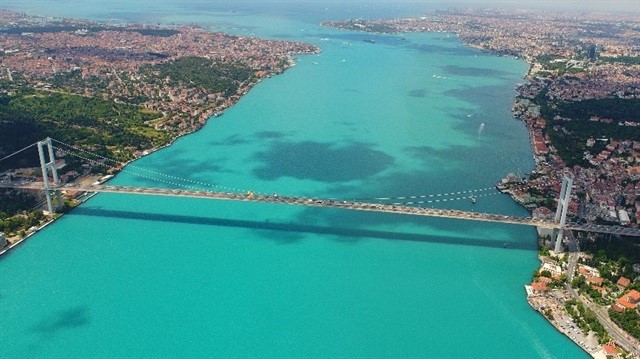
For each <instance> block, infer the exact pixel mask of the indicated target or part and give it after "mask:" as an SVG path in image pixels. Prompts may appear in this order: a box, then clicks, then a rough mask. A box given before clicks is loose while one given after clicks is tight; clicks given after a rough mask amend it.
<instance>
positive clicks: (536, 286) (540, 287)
mask: <svg viewBox="0 0 640 359" xmlns="http://www.w3.org/2000/svg"><path fill="white" fill-rule="evenodd" d="M531 288H532V289H533V292H534V293H539V292H546V291H547V285H546V284H544V283H542V282H533V283H531Z"/></svg>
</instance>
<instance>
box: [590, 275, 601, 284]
mask: <svg viewBox="0 0 640 359" xmlns="http://www.w3.org/2000/svg"><path fill="white" fill-rule="evenodd" d="M602 281H603V279H602V278H601V277H594V276H587V282H589V283H591V284H595V285H597V286H602Z"/></svg>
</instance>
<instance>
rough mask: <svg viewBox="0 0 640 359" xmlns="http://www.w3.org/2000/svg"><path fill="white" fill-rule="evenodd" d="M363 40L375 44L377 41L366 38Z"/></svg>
mask: <svg viewBox="0 0 640 359" xmlns="http://www.w3.org/2000/svg"><path fill="white" fill-rule="evenodd" d="M362 41H364V42H368V43H371V44H375V43H376V40H374V39H364V40H362Z"/></svg>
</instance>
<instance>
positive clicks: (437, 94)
mask: <svg viewBox="0 0 640 359" xmlns="http://www.w3.org/2000/svg"><path fill="white" fill-rule="evenodd" d="M6 2H7V5H5V6H8V7H13V8H19V9H24V10H30V11H35V10H33V9H35V8H36V6H41V4H38V2H37V1H35V0H34V1H23V0H21V1H19V2H18V1H10V0H7V1H6ZM56 4H60V2H56ZM154 4H156V3H154ZM180 4H182V5H180ZM190 4H192V6H185V5H184V2H181V3H178V2H169V3H167V2H165V3H164V5H166V6H158V5H149V6H150V8H144V7H142V5H140V8H130V9H127V11H123V10H122V9H121V8H120V7H118V6H117V4H116V5H114V4H111V5H109V6H105V7H102V8H100V9H99V10H98V9H97V8H96V7H95V3H92V2H80V3H79V4H78V5H77V6H75V7H74V8H73V9H65V8H64V6H63V7H62V9H61V8H60V7H55V8H54V7H52V8H51V9H49V11H51V13H55V11H59V12H63V11H65V12H66V14H68V15H67V16H76V17H92V18H96V19H107V18H111V17H114V16H113V15H114V14H116V15H118V14H120V15H123V14H124V13H125V12H126V13H127V14H129V17H130V18H135V16H137V15H135V14H139V13H142V12H143V11H142V10H141V9H143V8H144V9H147V10H148V11H147V12H145V16H146V17H145V18H154V17H161V21H163V22H164V21H171V22H175V23H189V22H196V23H199V24H201V25H203V26H207V27H213V28H224V29H225V30H227V31H231V32H235V33H241V34H249V33H255V34H257V35H261V36H268V37H279V38H290V39H298V40H305V41H309V42H313V43H316V44H317V45H318V46H320V47H321V48H322V51H323V52H322V53H321V54H320V55H319V56H316V55H312V56H303V57H300V58H299V62H298V65H297V66H296V67H294V68H293V69H291V70H289V71H287V72H286V73H285V74H283V75H281V76H277V77H275V78H271V79H268V80H267V81H264V82H262V83H261V84H259V85H258V86H256V87H255V88H254V89H253V90H252V91H250V93H249V94H247V95H246V96H245V97H244V98H243V99H242V100H241V101H240V102H239V103H238V104H237V105H236V106H234V107H233V108H231V109H229V110H227V111H226V112H225V114H224V116H222V117H219V118H215V119H212V120H211V121H210V122H209V123H208V124H207V125H206V126H205V127H204V128H203V129H202V130H201V131H199V132H197V133H195V134H192V135H189V136H186V137H183V138H181V139H180V140H178V141H176V143H175V144H174V145H173V146H171V147H169V148H167V149H164V150H162V151H159V152H157V153H154V154H152V155H150V156H147V157H145V158H143V159H141V160H139V161H137V162H136V163H134V166H135V167H136V168H133V167H132V166H130V167H129V168H128V170H127V171H126V172H123V173H121V174H120V175H118V176H117V177H116V178H115V179H114V180H113V181H112V183H114V184H126V185H148V186H156V187H157V186H173V185H172V184H168V183H158V182H155V181H151V180H149V179H148V178H145V177H142V176H140V175H145V174H148V172H144V171H142V170H140V169H138V167H140V168H146V169H150V170H153V171H159V172H163V173H167V174H171V175H173V176H176V177H184V178H188V179H191V180H197V181H202V182H206V183H215V184H219V185H223V186H228V187H233V188H238V189H243V190H248V189H252V190H254V191H256V192H262V193H273V192H276V193H278V194H283V195H284V194H287V195H304V196H319V197H335V198H344V199H354V198H372V197H381V196H382V197H391V196H405V195H420V194H433V193H445V192H452V191H460V190H467V189H476V188H484V187H490V186H492V185H493V184H495V183H496V182H497V181H498V180H499V179H500V178H502V177H503V176H504V175H505V174H506V173H508V172H515V171H517V170H518V169H520V170H521V171H525V170H528V169H530V168H531V167H532V160H531V153H530V150H529V144H528V139H527V133H526V130H525V128H524V127H523V126H522V124H521V123H519V122H517V121H515V120H513V119H512V118H511V116H510V111H509V109H510V105H511V101H512V98H513V96H514V90H513V88H514V86H515V84H516V83H517V82H518V81H522V80H521V78H522V74H523V73H524V72H525V71H526V68H527V65H526V64H525V63H523V62H521V61H517V60H514V59H510V58H498V57H494V56H490V55H488V54H484V53H481V52H479V51H476V50H473V49H469V48H466V47H463V46H462V45H461V44H460V42H459V41H458V40H457V38H455V37H454V36H452V35H447V34H413V35H405V36H404V39H403V36H392V35H390V36H380V35H365V34H358V33H348V32H341V31H335V30H329V29H321V28H319V27H318V25H317V20H318V18H319V17H320V16H319V15H317V14H316V15H315V17H314V15H313V14H314V13H313V11H311V10H309V11H307V12H303V11H300V13H301V14H299V15H296V12H295V11H294V10H295V8H294V9H293V10H291V9H290V10H286V11H284V10H283V12H282V13H278V12H277V11H276V10H274V9H273V8H272V9H270V11H266V10H265V11H253V12H247V11H244V10H243V9H242V8H237V9H236V10H234V11H235V12H233V13H232V14H233V16H231V17H229V16H228V15H225V14H226V13H225V12H224V11H223V10H220V9H213V8H212V9H209V10H207V9H208V8H207V7H206V6H205V5H202V2H195V1H194V2H191V3H190ZM196 5H197V6H200V7H201V8H200V10H198V8H197V7H196ZM128 6H130V7H131V6H133V5H128ZM153 6H157V7H155V8H154V7H153ZM379 6H382V5H379ZM38 9H40V8H39V7H38ZM149 9H150V10H149ZM285 9H288V8H285ZM70 11H71V12H70ZM196 13H197V14H198V16H197V17H196V16H195V15H196ZM59 15H62V14H59ZM119 18H125V16H119ZM372 38H375V40H376V43H375V44H371V43H367V42H364V41H363V40H364V39H372ZM434 76H435V77H434ZM481 123H484V124H485V125H484V130H483V131H479V128H480V124H481ZM156 177H157V175H156ZM167 180H169V181H170V182H176V181H177V180H174V179H169V178H167ZM447 206H448V207H449V208H460V209H467V210H478V211H487V212H496V213H505V214H517V215H525V214H526V212H525V211H524V210H523V209H522V208H520V207H519V206H517V205H516V204H515V203H514V202H513V201H512V200H510V199H509V198H508V197H506V196H502V195H495V196H490V197H486V198H485V197H483V198H481V199H480V200H479V201H478V203H476V204H475V205H472V204H471V203H469V202H468V201H454V202H447ZM535 242H536V240H535V231H534V230H533V229H530V228H523V227H516V226H508V225H493V224H485V223H474V222H464V221H453V220H444V219H427V218H416V217H410V216H394V215H385V214H369V213H351V212H346V211H340V210H335V209H313V208H299V207H287V206H279V205H267V204H254V203H233V202H215V201H208V200H194V199H178V198H153V197H144V196H123V195H98V196H96V197H95V198H93V199H92V200H90V201H89V202H88V203H86V204H85V205H83V206H81V207H80V208H78V209H76V210H74V211H73V213H71V214H69V215H66V216H64V217H63V218H62V219H61V220H59V221H57V222H56V223H55V224H53V225H52V226H49V227H48V228H46V229H45V230H43V231H42V232H41V233H39V234H38V235H36V236H34V237H33V238H31V239H29V240H28V241H27V242H26V243H25V244H23V245H21V246H20V247H19V248H17V249H16V250H13V251H12V252H11V253H9V254H8V255H5V256H3V258H2V259H0V278H1V282H0V283H1V284H0V304H1V305H0V320H1V322H0V323H1V324H0V356H2V357H87V356H90V357H114V356H128V357H140V356H180V357H201V356H209V357H211V356H216V357H220V356H236V357H237V356H242V357H246V356H258V357H273V356H280V357H282V356H315V357H318V356H323V357H326V356H348V357H355V356H359V357H363V356H367V357H381V356H384V357H397V356H401V357H409V356H414V357H415V356H420V357H427V356H428V357H443V356H444V357H562V358H565V357H585V356H586V355H585V354H584V353H583V352H582V351H581V350H580V349H579V348H578V347H577V346H575V345H573V344H572V343H571V342H570V341H569V340H567V339H566V338H565V337H563V336H562V335H560V334H558V333H557V332H556V331H555V330H554V329H553V327H551V326H550V325H549V324H548V323H547V322H546V321H545V320H544V319H543V318H542V317H541V316H539V315H538V314H537V313H536V312H535V311H533V310H532V309H531V308H530V307H529V306H528V304H527V303H526V298H525V292H524V289H523V285H524V284H526V283H527V282H528V281H529V280H530V278H531V273H532V272H533V271H534V270H535V268H536V267H537V265H538V262H537V259H536V243H535Z"/></svg>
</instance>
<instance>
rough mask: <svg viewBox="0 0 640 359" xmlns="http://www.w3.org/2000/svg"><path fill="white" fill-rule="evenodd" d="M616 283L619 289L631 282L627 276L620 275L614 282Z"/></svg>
mask: <svg viewBox="0 0 640 359" xmlns="http://www.w3.org/2000/svg"><path fill="white" fill-rule="evenodd" d="M616 284H617V285H618V287H620V288H621V289H624V288H626V287H627V286H628V285H629V284H631V279H629V278H625V277H620V279H618V282H616Z"/></svg>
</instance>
